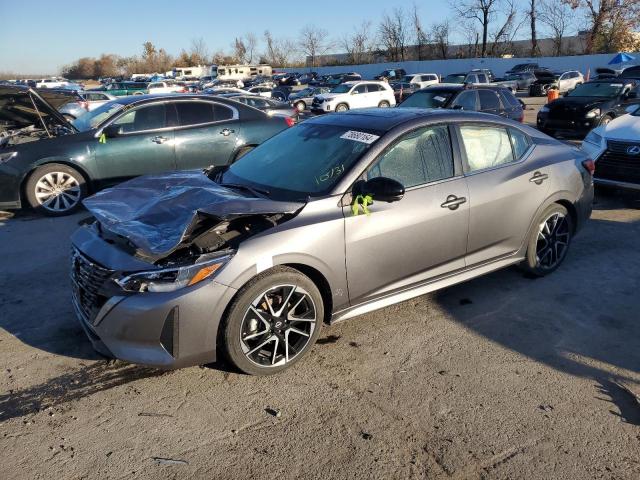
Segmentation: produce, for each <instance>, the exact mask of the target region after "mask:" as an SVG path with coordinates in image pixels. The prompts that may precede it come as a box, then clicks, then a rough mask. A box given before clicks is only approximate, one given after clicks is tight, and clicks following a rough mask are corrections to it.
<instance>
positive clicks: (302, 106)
mask: <svg viewBox="0 0 640 480" xmlns="http://www.w3.org/2000/svg"><path fill="white" fill-rule="evenodd" d="M306 108H307V104H306V103H304V102H298V103H296V110H298V112H300V113H302V112H304V111H305V110H306Z"/></svg>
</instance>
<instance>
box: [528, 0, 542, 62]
mask: <svg viewBox="0 0 640 480" xmlns="http://www.w3.org/2000/svg"><path fill="white" fill-rule="evenodd" d="M528 2H529V11H528V12H527V15H528V16H529V25H530V26H531V56H532V57H537V56H539V55H540V47H538V31H537V28H536V27H537V20H538V7H539V5H538V4H539V2H538V0H528Z"/></svg>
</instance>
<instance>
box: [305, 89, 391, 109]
mask: <svg viewBox="0 0 640 480" xmlns="http://www.w3.org/2000/svg"><path fill="white" fill-rule="evenodd" d="M395 104H396V98H395V96H394V95H393V89H392V88H391V87H390V86H389V84H388V83H386V82H380V81H360V82H345V83H342V84H340V85H338V86H337V87H335V88H334V89H333V90H331V91H330V92H329V93H323V94H322V95H318V96H316V97H315V98H314V99H313V103H312V104H311V110H312V111H314V112H346V111H347V110H352V109H356V108H368V107H380V108H386V107H393V106H395Z"/></svg>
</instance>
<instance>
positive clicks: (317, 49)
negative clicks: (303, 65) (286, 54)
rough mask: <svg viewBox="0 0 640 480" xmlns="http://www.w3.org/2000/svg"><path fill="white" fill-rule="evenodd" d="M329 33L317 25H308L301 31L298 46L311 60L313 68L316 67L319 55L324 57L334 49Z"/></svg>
mask: <svg viewBox="0 0 640 480" xmlns="http://www.w3.org/2000/svg"><path fill="white" fill-rule="evenodd" d="M327 36H328V33H327V31H326V30H324V29H322V28H318V27H316V26H315V25H307V26H305V27H304V28H303V29H302V30H300V36H299V39H298V46H299V47H300V51H301V52H302V53H303V54H304V55H305V56H306V57H307V58H309V59H310V60H311V67H315V66H316V64H317V59H318V56H319V55H324V54H325V53H326V52H327V50H329V49H330V48H331V47H332V44H331V42H330V41H329V40H328V39H327Z"/></svg>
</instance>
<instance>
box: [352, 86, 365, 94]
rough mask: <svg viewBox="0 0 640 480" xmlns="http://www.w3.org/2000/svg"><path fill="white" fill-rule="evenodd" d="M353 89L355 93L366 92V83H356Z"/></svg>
mask: <svg viewBox="0 0 640 480" xmlns="http://www.w3.org/2000/svg"><path fill="white" fill-rule="evenodd" d="M353 91H354V92H357V93H367V85H366V84H363V85H358V86H357V87H356V88H354V89H353Z"/></svg>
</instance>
